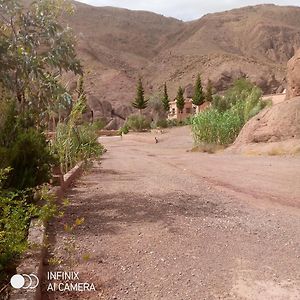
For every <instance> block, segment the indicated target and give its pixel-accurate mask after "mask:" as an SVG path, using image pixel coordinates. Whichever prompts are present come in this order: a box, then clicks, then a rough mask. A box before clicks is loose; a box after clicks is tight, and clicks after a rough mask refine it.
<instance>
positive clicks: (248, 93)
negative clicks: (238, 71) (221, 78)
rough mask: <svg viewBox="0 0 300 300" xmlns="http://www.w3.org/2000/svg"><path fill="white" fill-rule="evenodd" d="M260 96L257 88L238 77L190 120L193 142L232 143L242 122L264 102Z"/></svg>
mask: <svg viewBox="0 0 300 300" xmlns="http://www.w3.org/2000/svg"><path fill="white" fill-rule="evenodd" d="M261 95H262V93H261V91H260V89H258V88H257V87H255V86H254V85H252V84H251V83H249V82H248V81H246V80H244V79H241V80H238V81H237V82H236V83H235V84H234V86H233V87H232V88H231V89H230V90H229V91H228V92H227V93H226V95H225V96H224V97H220V96H218V97H214V101H213V108H212V109H209V110H206V111H204V112H202V113H200V114H198V115H197V116H195V117H194V118H193V120H192V132H193V136H194V140H195V143H196V145H199V144H201V143H203V142H204V143H209V144H219V145H229V144H231V143H233V142H234V140H235V139H236V137H237V136H238V134H239V133H240V131H241V129H242V127H243V126H244V124H245V123H246V122H247V121H248V120H249V119H250V118H252V117H253V116H255V115H256V114H257V113H258V112H260V111H261V110H262V109H263V108H264V107H265V106H266V105H267V104H268V103H267V102H264V101H262V98H261Z"/></svg>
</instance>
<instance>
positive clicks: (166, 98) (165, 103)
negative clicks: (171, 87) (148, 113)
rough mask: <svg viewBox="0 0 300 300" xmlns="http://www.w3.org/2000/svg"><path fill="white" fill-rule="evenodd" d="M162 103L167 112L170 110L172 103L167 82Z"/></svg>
mask: <svg viewBox="0 0 300 300" xmlns="http://www.w3.org/2000/svg"><path fill="white" fill-rule="evenodd" d="M162 103H163V107H164V110H165V112H168V111H169V110H170V103H169V95H168V89H167V84H166V83H165V84H164V93H163V97H162Z"/></svg>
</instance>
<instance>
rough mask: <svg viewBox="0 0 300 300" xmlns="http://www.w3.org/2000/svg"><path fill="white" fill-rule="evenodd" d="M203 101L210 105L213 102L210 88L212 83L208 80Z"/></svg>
mask: <svg viewBox="0 0 300 300" xmlns="http://www.w3.org/2000/svg"><path fill="white" fill-rule="evenodd" d="M205 100H206V101H208V102H210V103H212V101H213V87H212V83H211V80H210V79H208V82H207V87H206V93H205Z"/></svg>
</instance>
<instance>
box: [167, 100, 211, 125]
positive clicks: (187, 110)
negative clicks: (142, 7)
mask: <svg viewBox="0 0 300 300" xmlns="http://www.w3.org/2000/svg"><path fill="white" fill-rule="evenodd" d="M210 106H211V103H209V102H204V103H203V104H202V105H201V106H200V107H198V106H196V105H194V104H193V100H192V99H191V98H187V99H185V102H184V108H183V111H182V113H180V111H179V110H178V108H177V106H176V100H173V101H170V110H169V115H168V119H169V120H174V119H177V120H179V121H182V120H185V119H186V118H188V117H190V116H193V115H195V114H197V113H199V112H201V111H203V110H205V109H206V108H208V107H210Z"/></svg>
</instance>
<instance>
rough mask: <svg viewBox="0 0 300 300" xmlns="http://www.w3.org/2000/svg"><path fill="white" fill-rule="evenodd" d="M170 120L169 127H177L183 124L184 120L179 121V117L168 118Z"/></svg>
mask: <svg viewBox="0 0 300 300" xmlns="http://www.w3.org/2000/svg"><path fill="white" fill-rule="evenodd" d="M167 122H168V127H177V126H183V125H184V122H182V121H179V120H177V119H171V120H167Z"/></svg>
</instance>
